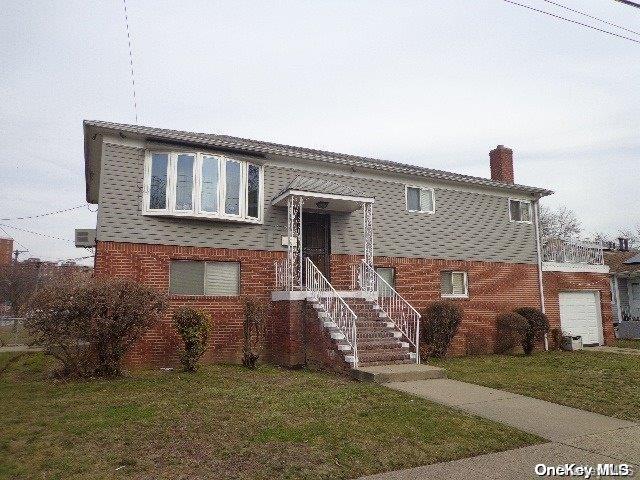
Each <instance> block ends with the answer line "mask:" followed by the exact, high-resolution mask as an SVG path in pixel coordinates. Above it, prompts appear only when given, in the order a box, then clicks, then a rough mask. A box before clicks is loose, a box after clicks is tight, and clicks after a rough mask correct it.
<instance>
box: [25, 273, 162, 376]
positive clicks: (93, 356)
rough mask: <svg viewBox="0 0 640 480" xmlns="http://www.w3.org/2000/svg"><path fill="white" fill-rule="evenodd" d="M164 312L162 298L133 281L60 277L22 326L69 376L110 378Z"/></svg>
mask: <svg viewBox="0 0 640 480" xmlns="http://www.w3.org/2000/svg"><path fill="white" fill-rule="evenodd" d="M163 308H164V296H163V295H162V294H161V293H159V292H156V291H155V290H152V289H150V288H149V287H145V286H143V285H140V284H139V283H137V282H134V281H132V280H124V279H96V278H90V279H86V278H74V277H58V278H56V279H55V280H53V281H51V282H48V283H46V284H45V285H43V286H42V287H41V288H39V289H38V291H37V292H36V293H35V294H34V296H33V297H32V299H31V301H30V303H29V305H28V307H27V311H26V327H27V329H28V330H29V332H30V334H31V335H32V336H33V338H34V341H33V343H34V344H35V345H39V346H42V347H43V348H44V350H45V353H47V354H49V355H52V356H54V357H55V358H57V359H58V360H59V361H60V362H61V363H62V371H61V372H59V373H61V374H63V375H68V376H93V375H96V376H113V375H118V374H120V373H121V367H122V366H121V363H122V358H123V356H124V354H125V353H126V351H127V350H128V349H129V348H130V347H131V346H132V345H133V343H134V342H136V341H137V340H138V339H139V338H140V337H141V336H142V334H143V333H144V331H145V330H147V329H148V328H149V327H150V326H151V325H152V324H153V323H154V322H155V321H157V319H158V317H159V315H160V313H161V312H162V310H163Z"/></svg>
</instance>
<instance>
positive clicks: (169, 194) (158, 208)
mask: <svg viewBox="0 0 640 480" xmlns="http://www.w3.org/2000/svg"><path fill="white" fill-rule="evenodd" d="M263 175H264V172H263V168H262V167H261V166H260V165H255V164H252V163H249V162H245V161H239V160H234V159H230V158H227V157H224V156H222V155H212V154H206V153H197V152H191V153H190V152H186V153H182V152H180V153H177V152H150V153H149V154H148V155H147V159H146V161H145V189H144V203H143V214H147V215H174V216H187V217H203V218H211V219H223V220H236V221H243V222H252V223H259V222H261V221H262V208H263V204H264V198H263V196H264V193H263Z"/></svg>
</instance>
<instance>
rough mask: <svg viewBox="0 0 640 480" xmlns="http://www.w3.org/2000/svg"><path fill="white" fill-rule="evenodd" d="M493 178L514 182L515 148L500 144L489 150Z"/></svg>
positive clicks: (499, 180)
mask: <svg viewBox="0 0 640 480" xmlns="http://www.w3.org/2000/svg"><path fill="white" fill-rule="evenodd" d="M489 164H490V165H491V180H496V181H498V182H505V183H513V150H511V149H510V148H507V147H505V146H504V145H498V146H497V147H496V148H494V149H493V150H491V151H490V152H489Z"/></svg>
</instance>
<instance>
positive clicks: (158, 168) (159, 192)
mask: <svg viewBox="0 0 640 480" xmlns="http://www.w3.org/2000/svg"><path fill="white" fill-rule="evenodd" d="M168 165H169V154H167V153H154V154H152V155H151V185H150V191H149V208H152V209H156V210H163V209H165V208H167V166H168Z"/></svg>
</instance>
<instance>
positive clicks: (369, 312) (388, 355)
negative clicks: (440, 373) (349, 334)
mask: <svg viewBox="0 0 640 480" xmlns="http://www.w3.org/2000/svg"><path fill="white" fill-rule="evenodd" d="M345 301H346V302H347V304H348V305H349V307H350V308H351V309H352V310H353V311H354V313H355V314H356V315H357V317H358V319H357V320H356V332H357V340H358V360H359V362H358V363H359V365H358V366H359V367H373V366H380V365H403V364H407V365H410V364H415V363H416V360H415V359H416V357H415V355H416V354H415V353H414V352H411V351H410V349H409V343H408V342H405V341H403V340H402V334H401V333H400V332H399V331H398V330H396V328H395V326H394V324H393V323H392V322H390V321H389V319H388V318H387V316H386V314H384V313H383V312H381V311H380V308H379V306H378V305H377V304H376V303H375V302H374V301H369V300H365V299H364V298H345ZM311 302H312V305H313V307H314V308H315V310H316V311H317V313H318V318H319V319H320V321H322V322H323V326H324V327H325V329H327V331H328V332H329V334H330V335H331V339H332V340H333V342H334V344H335V346H336V349H337V350H338V351H339V352H340V353H342V355H343V356H344V359H345V361H346V362H348V363H350V364H351V365H353V363H354V356H353V352H352V349H351V346H350V345H349V344H348V343H347V341H346V339H345V336H344V334H343V333H342V332H341V331H340V329H339V328H338V327H337V325H336V324H335V323H334V322H333V321H332V320H331V318H330V316H329V314H328V313H326V312H324V311H323V309H322V306H321V304H320V302H318V301H314V300H313V299H311Z"/></svg>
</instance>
